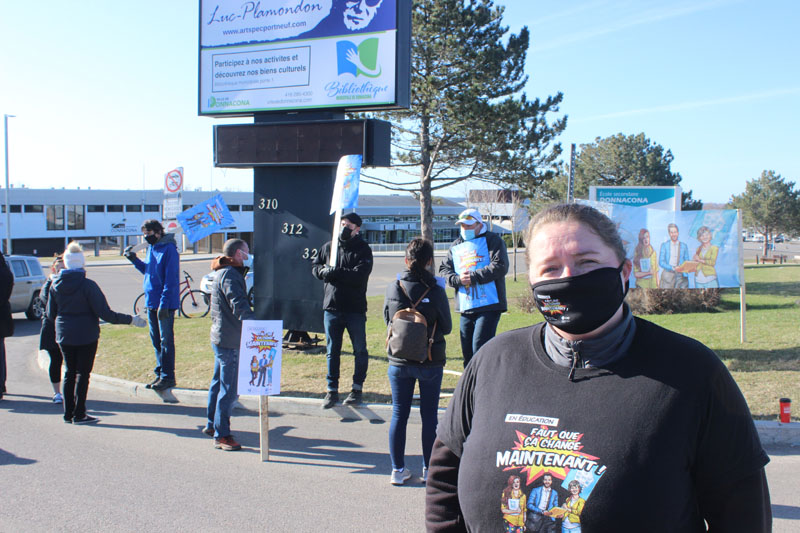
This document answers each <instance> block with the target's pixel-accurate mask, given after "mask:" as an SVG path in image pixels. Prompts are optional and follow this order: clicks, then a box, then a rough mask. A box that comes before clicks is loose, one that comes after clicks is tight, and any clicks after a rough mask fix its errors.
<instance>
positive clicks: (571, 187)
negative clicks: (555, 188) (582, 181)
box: [567, 143, 575, 203]
mask: <svg viewBox="0 0 800 533" xmlns="http://www.w3.org/2000/svg"><path fill="white" fill-rule="evenodd" d="M574 197H575V143H572V145H570V150H569V183H567V203H572V201H573V200H574Z"/></svg>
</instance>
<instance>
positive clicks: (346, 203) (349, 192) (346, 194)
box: [331, 155, 362, 214]
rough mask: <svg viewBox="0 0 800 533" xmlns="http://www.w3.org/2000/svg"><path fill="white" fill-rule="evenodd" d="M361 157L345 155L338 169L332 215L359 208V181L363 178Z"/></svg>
mask: <svg viewBox="0 0 800 533" xmlns="http://www.w3.org/2000/svg"><path fill="white" fill-rule="evenodd" d="M361 160H362V157H361V155H343V156H342V158H341V159H339V165H338V166H337V167H336V182H335V183H334V185H333V198H332V199H331V214H333V213H335V212H336V211H339V210H341V209H355V208H356V207H358V181H359V177H360V176H361Z"/></svg>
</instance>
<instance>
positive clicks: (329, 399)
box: [322, 391, 339, 409]
mask: <svg viewBox="0 0 800 533" xmlns="http://www.w3.org/2000/svg"><path fill="white" fill-rule="evenodd" d="M338 401H339V393H338V392H332V391H328V393H327V394H326V395H325V399H324V400H323V401H322V408H323V409H330V408H331V407H333V406H334V405H336V403H337V402H338Z"/></svg>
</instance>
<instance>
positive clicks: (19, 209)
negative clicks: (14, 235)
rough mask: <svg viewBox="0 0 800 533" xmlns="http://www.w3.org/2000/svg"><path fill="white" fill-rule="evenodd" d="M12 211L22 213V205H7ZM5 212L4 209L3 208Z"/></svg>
mask: <svg viewBox="0 0 800 533" xmlns="http://www.w3.org/2000/svg"><path fill="white" fill-rule="evenodd" d="M9 208H10V210H11V212H12V213H22V206H21V205H11V206H9ZM3 212H4V213H5V209H3Z"/></svg>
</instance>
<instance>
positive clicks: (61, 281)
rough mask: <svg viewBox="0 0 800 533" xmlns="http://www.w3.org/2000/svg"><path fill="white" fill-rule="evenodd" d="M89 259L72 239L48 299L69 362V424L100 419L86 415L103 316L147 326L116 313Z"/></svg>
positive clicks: (66, 391) (66, 387)
mask: <svg viewBox="0 0 800 533" xmlns="http://www.w3.org/2000/svg"><path fill="white" fill-rule="evenodd" d="M85 261H86V259H85V257H84V255H83V249H81V246H80V244H78V243H76V242H71V243H70V244H69V246H68V247H67V249H66V251H65V252H64V267H65V268H64V270H62V271H61V273H60V274H59V275H58V277H57V278H56V279H55V281H53V285H52V286H51V287H50V297H49V298H48V300H47V317H48V319H50V320H52V321H53V323H54V324H55V330H56V342H57V343H58V346H59V348H61V353H62V354H63V355H64V362H65V363H66V365H67V370H66V372H65V373H64V422H66V423H67V424H93V423H95V422H97V421H98V419H97V418H96V417H93V416H90V415H88V414H86V393H87V391H88V390H89V375H90V374H91V372H92V367H93V366H94V356H95V354H96V353H97V341H98V339H99V338H100V319H101V318H102V319H103V320H105V321H106V322H110V323H112V324H132V325H134V326H137V327H140V328H143V327H145V326H146V325H147V321H146V320H145V319H143V318H141V317H138V316H134V317H132V316H131V315H126V314H123V313H116V312H114V311H112V310H111V309H110V308H109V307H108V302H107V301H106V297H105V295H104V294H103V291H101V290H100V287H98V286H97V283H95V282H94V281H92V280H90V279H89V278H87V277H86V271H85V270H84V268H83V267H84V265H85Z"/></svg>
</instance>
